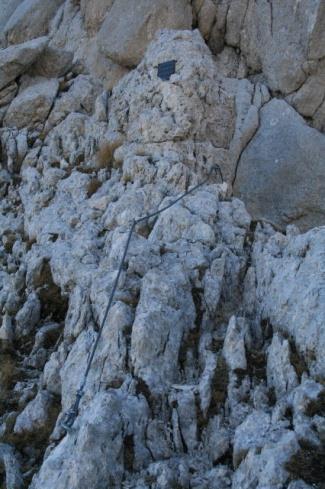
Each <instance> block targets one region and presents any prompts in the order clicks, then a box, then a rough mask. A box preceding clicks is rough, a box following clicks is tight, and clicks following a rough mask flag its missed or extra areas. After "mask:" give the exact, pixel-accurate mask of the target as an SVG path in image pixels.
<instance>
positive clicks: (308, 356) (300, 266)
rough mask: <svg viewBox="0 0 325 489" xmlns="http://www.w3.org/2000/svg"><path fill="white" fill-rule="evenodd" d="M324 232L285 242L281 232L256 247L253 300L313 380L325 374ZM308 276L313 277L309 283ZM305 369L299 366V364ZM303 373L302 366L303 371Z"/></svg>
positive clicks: (285, 238) (322, 229) (322, 230)
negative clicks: (294, 347) (291, 341)
mask: <svg viewBox="0 0 325 489" xmlns="http://www.w3.org/2000/svg"><path fill="white" fill-rule="evenodd" d="M324 239H325V229H324V227H320V228H316V229H313V230H311V231H309V232H308V233H305V234H302V235H298V236H293V237H292V238H290V237H284V236H282V235H280V234H279V233H277V234H275V235H274V236H273V237H270V238H269V239H267V240H266V242H265V244H264V245H263V244H262V242H260V244H259V245H256V248H255V250H256V255H254V256H255V257H256V260H255V258H254V264H255V267H256V280H257V282H256V283H257V300H258V308H260V311H261V313H262V316H263V317H264V318H268V319H269V320H270V322H271V324H272V326H273V328H275V330H277V331H281V330H283V331H284V332H285V333H286V334H288V335H289V336H290V337H291V338H293V339H294V341H295V344H296V345H297V348H298V350H299V352H300V355H302V356H303V358H304V361H305V362H306V363H307V365H308V367H309V368H310V370H311V372H313V375H316V376H317V375H320V376H322V375H324V372H325V370H324V369H325V364H324V355H323V353H322V352H323V349H324V341H325V335H324V329H323V328H322V326H321V325H322V322H323V321H324V315H325V311H324V305H325V302H324V300H323V294H324V287H323V278H322V273H323V272H322V266H321V267H320V266H319V265H320V264H323V262H324V258H323V255H324V252H323V249H324ZM307 277H312V280H311V279H308V278H307ZM302 365H303V364H302ZM305 368H306V367H305Z"/></svg>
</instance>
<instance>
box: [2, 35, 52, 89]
mask: <svg viewBox="0 0 325 489" xmlns="http://www.w3.org/2000/svg"><path fill="white" fill-rule="evenodd" d="M47 43H48V39H47V37H40V38H38V39H33V40H32V41H27V42H25V43H23V44H18V45H17V46H10V47H9V48H7V49H1V50H0V89H2V88H3V87H5V86H6V85H8V84H9V83H10V82H12V81H13V80H14V79H15V78H17V76H19V75H21V74H22V73H24V72H25V71H26V70H27V69H28V68H29V66H30V65H31V64H32V63H33V62H34V61H35V60H36V59H37V57H38V56H39V55H40V54H41V53H42V52H43V50H44V49H45V47H46V46H47Z"/></svg>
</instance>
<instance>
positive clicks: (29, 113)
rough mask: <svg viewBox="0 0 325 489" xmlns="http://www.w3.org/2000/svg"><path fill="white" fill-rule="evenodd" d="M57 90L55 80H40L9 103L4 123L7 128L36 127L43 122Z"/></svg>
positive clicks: (57, 85) (56, 81)
mask: <svg viewBox="0 0 325 489" xmlns="http://www.w3.org/2000/svg"><path fill="white" fill-rule="evenodd" d="M58 88H59V82H58V80H56V79H54V78H53V79H47V78H41V79H39V80H37V82H36V83H35V84H33V85H31V86H29V87H27V88H26V89H25V90H22V91H21V92H20V93H19V95H18V96H17V97H16V98H15V99H14V100H13V101H12V102H11V104H10V106H9V108H8V111H7V113H6V116H5V119H4V123H5V125H6V126H8V127H17V128H18V129H21V128H23V127H36V126H37V125H39V124H42V123H44V122H45V120H46V118H47V116H48V114H49V111H50V109H51V107H52V104H53V101H54V99H55V97H56V94H57V91H58Z"/></svg>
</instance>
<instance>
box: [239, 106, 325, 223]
mask: <svg viewBox="0 0 325 489" xmlns="http://www.w3.org/2000/svg"><path fill="white" fill-rule="evenodd" d="M260 118H261V121H260V127H259V129H258V131H257V133H256V135H255V136H254V137H253V139H252V140H251V142H250V143H249V145H248V146H247V148H246V149H245V151H244V152H243V154H242V156H241V159H240V161H239V164H238V168H237V174H236V179H235V184H234V192H235V195H237V196H239V198H241V199H243V200H244V202H245V203H246V205H247V208H248V210H249V211H250V213H251V214H252V216H253V218H255V219H266V220H268V221H270V222H272V223H273V224H274V225H276V226H280V227H281V228H284V227H285V226H286V225H287V224H290V223H294V224H297V225H298V226H299V227H300V228H301V229H302V230H306V229H308V228H311V227H313V226H319V225H322V224H324V223H325V198H324V196H325V165H324V154H325V137H324V136H323V135H322V134H320V133H319V132H318V131H316V130H314V129H312V128H310V127H309V126H308V125H307V124H306V123H305V121H304V120H303V118H302V117H300V116H299V115H298V114H297V112H296V111H295V110H294V109H292V108H291V107H290V106H289V105H288V104H287V103H286V102H284V101H282V100H277V99H273V100H272V101H271V102H269V103H268V104H267V105H266V106H264V107H263V108H262V109H261V111H260Z"/></svg>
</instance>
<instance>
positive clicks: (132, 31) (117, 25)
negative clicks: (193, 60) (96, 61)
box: [98, 0, 192, 67]
mask: <svg viewBox="0 0 325 489" xmlns="http://www.w3.org/2000/svg"><path fill="white" fill-rule="evenodd" d="M191 25H192V11H191V7H190V4H189V2H188V1H187V0H176V1H170V0H168V1H164V2H162V1H161V0H151V1H148V0H141V1H139V2H137V5H136V7H134V5H133V4H132V2H130V0H119V1H117V2H114V4H113V6H112V8H111V9H110V12H109V15H107V17H106V19H105V21H104V23H103V25H102V27H101V29H100V31H99V34H98V42H99V43H100V47H101V49H102V51H103V52H104V53H105V54H106V55H107V56H108V57H109V58H111V59H112V60H113V61H115V62H116V63H118V64H121V65H123V66H130V67H132V66H135V65H137V64H138V63H139V61H140V60H141V58H142V56H143V54H144V52H145V49H146V47H147V45H148V44H149V42H150V41H151V40H152V39H153V37H154V35H155V33H156V31H157V30H159V29H163V28H169V29H190V28H191Z"/></svg>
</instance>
